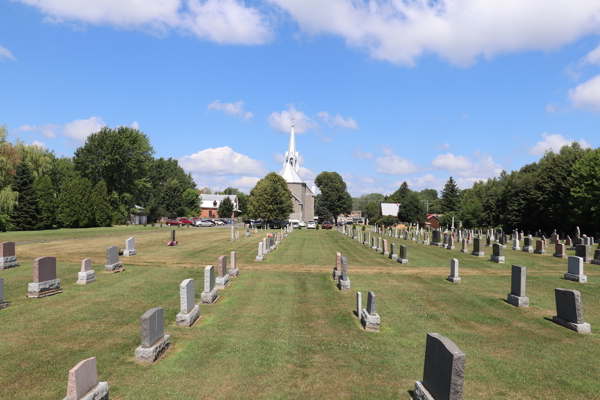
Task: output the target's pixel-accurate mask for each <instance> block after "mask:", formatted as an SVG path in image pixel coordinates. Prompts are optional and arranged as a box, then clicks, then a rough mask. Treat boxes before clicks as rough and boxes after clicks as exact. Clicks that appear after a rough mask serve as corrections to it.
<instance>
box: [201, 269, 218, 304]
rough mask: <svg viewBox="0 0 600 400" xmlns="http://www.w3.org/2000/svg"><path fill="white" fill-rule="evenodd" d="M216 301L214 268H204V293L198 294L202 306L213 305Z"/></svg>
mask: <svg viewBox="0 0 600 400" xmlns="http://www.w3.org/2000/svg"><path fill="white" fill-rule="evenodd" d="M216 301H217V288H216V287H215V267H214V266H212V265H208V266H206V267H204V291H203V292H202V293H201V294H200V302H201V303H202V304H213V303H214V302H216Z"/></svg>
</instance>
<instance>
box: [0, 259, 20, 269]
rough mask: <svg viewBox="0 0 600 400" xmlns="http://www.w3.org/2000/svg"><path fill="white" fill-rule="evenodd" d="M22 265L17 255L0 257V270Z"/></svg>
mask: <svg viewBox="0 0 600 400" xmlns="http://www.w3.org/2000/svg"><path fill="white" fill-rule="evenodd" d="M20 266H21V264H19V263H18V262H17V256H9V257H0V270H3V269H9V268H17V267H20Z"/></svg>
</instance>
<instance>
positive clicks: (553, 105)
mask: <svg viewBox="0 0 600 400" xmlns="http://www.w3.org/2000/svg"><path fill="white" fill-rule="evenodd" d="M556 111H558V104H556V103H548V105H547V106H546V112H547V113H548V114H555V113H556Z"/></svg>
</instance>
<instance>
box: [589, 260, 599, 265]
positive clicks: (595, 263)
mask: <svg viewBox="0 0 600 400" xmlns="http://www.w3.org/2000/svg"><path fill="white" fill-rule="evenodd" d="M591 263H592V264H594V265H600V260H595V259H594V260H592V261H591Z"/></svg>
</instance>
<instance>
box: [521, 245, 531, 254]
mask: <svg viewBox="0 0 600 400" xmlns="http://www.w3.org/2000/svg"><path fill="white" fill-rule="evenodd" d="M523 251H524V252H526V253H533V246H523Z"/></svg>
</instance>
